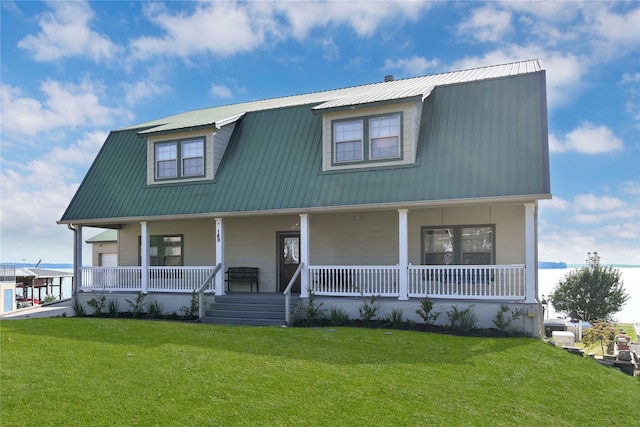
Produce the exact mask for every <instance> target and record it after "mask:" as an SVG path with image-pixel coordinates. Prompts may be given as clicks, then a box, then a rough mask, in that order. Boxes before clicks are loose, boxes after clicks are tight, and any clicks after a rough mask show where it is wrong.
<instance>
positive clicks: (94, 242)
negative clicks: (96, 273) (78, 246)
mask: <svg viewBox="0 0 640 427" xmlns="http://www.w3.org/2000/svg"><path fill="white" fill-rule="evenodd" d="M85 242H86V243H88V244H90V245H91V258H92V259H91V265H95V266H100V267H115V266H117V265H118V230H106V231H103V232H102V233H99V234H96V235H95V236H93V237H91V238H90V239H87V240H86V241H85Z"/></svg>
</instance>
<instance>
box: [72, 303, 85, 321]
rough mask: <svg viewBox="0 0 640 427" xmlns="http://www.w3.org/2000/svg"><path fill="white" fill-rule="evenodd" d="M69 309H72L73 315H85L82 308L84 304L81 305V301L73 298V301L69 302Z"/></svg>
mask: <svg viewBox="0 0 640 427" xmlns="http://www.w3.org/2000/svg"><path fill="white" fill-rule="evenodd" d="M71 309H72V310H73V315H74V316H77V317H84V316H86V315H87V312H86V310H85V309H84V305H82V303H81V302H78V301H77V300H75V299H74V301H73V303H72V304H71Z"/></svg>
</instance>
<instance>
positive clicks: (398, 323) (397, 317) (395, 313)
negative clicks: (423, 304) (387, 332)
mask: <svg viewBox="0 0 640 427" xmlns="http://www.w3.org/2000/svg"><path fill="white" fill-rule="evenodd" d="M403 322H404V311H403V310H402V309H401V308H394V309H393V310H391V314H390V315H389V317H387V324H388V325H389V326H391V327H392V328H393V329H401V328H402V323H403Z"/></svg>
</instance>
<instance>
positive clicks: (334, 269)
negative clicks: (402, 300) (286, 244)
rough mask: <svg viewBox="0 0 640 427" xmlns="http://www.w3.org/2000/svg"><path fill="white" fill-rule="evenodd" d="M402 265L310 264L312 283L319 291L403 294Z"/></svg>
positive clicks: (343, 293)
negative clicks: (400, 266)
mask: <svg viewBox="0 0 640 427" xmlns="http://www.w3.org/2000/svg"><path fill="white" fill-rule="evenodd" d="M399 273H400V270H399V268H398V266H375V265H359V266H335V265H334V266H328V265H314V266H309V278H310V281H309V286H310V287H311V290H312V291H313V293H314V294H316V295H335V296H350V295H366V296H369V295H380V296H388V297H394V296H395V297H397V296H399V295H400V288H399V283H398V277H399Z"/></svg>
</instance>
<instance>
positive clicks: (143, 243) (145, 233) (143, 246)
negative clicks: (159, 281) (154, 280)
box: [140, 221, 150, 294]
mask: <svg viewBox="0 0 640 427" xmlns="http://www.w3.org/2000/svg"><path fill="white" fill-rule="evenodd" d="M149 245H150V239H149V224H148V223H147V221H141V222H140V258H141V262H140V266H141V267H142V283H141V286H142V289H141V290H140V291H141V292H142V293H144V294H146V293H147V292H148V290H149Z"/></svg>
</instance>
